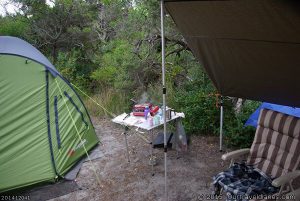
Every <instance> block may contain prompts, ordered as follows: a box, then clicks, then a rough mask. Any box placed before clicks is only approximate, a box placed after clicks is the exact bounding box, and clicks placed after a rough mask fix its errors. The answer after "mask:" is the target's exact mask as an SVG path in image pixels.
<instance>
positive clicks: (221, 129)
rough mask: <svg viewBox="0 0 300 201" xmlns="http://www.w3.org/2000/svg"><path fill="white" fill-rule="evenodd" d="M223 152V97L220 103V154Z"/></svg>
mask: <svg viewBox="0 0 300 201" xmlns="http://www.w3.org/2000/svg"><path fill="white" fill-rule="evenodd" d="M222 151H223V96H221V101H220V152H222Z"/></svg>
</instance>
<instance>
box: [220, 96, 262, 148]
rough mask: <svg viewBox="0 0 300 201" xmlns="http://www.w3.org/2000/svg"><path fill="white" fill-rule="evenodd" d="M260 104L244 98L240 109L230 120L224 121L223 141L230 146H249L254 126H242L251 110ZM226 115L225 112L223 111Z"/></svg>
mask: <svg viewBox="0 0 300 201" xmlns="http://www.w3.org/2000/svg"><path fill="white" fill-rule="evenodd" d="M259 105H260V102H257V101H250V100H246V101H245V103H244V104H243V107H242V111H241V112H240V113H239V114H237V115H235V116H234V117H232V118H233V119H232V120H231V121H226V122H224V124H226V123H227V124H228V125H225V128H226V129H225V131H224V135H225V143H226V144H227V145H228V146H230V147H239V148H246V147H250V146H251V144H252V142H253V138H254V134H255V128H253V127H250V126H248V127H244V124H245V122H246V121H247V119H248V118H249V116H250V115H251V113H252V112H254V111H255V110H256V109H257V107H258V106H259ZM225 115H226V113H225Z"/></svg>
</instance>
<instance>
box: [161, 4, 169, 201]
mask: <svg viewBox="0 0 300 201" xmlns="http://www.w3.org/2000/svg"><path fill="white" fill-rule="evenodd" d="M160 16H161V17H160V29H161V66H162V85H163V118H164V158H165V164H164V165H165V200H166V201H167V200H168V183H167V151H168V148H167V124H166V93H167V90H166V78H165V33H164V0H161V1H160Z"/></svg>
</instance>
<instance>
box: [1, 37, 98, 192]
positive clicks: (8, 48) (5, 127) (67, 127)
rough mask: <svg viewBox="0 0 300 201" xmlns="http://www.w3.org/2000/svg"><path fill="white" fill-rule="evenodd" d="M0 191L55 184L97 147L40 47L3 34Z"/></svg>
mask: <svg viewBox="0 0 300 201" xmlns="http://www.w3.org/2000/svg"><path fill="white" fill-rule="evenodd" d="M0 94H1V98H0V192H5V191H9V190H13V189H17V188H21V187H26V186H30V185H33V184H37V183H40V182H47V181H54V180H55V179H57V178H58V177H63V176H64V175H65V174H66V172H67V171H68V170H69V169H70V168H71V167H72V166H73V165H74V164H75V163H76V162H78V160H80V159H81V157H83V156H84V155H85V154H86V151H89V150H90V149H91V148H92V147H94V146H95V145H96V144H97V143H98V138H97V136H96V133H95V130H94V127H93V125H92V123H91V120H90V117H89V115H88V113H87V111H86V109H85V107H84V105H83V103H82V101H81V100H80V98H79V96H78V95H77V94H76V92H75V91H74V89H73V88H72V87H71V85H70V83H69V82H68V81H67V80H66V79H65V78H63V77H62V76H61V74H60V73H59V72H58V71H57V70H56V69H55V67H54V66H53V65H52V64H51V63H50V62H49V61H48V60H47V58H46V57H45V56H43V55H42V54H41V53H40V52H39V51H38V50H37V49H36V48H34V47H33V46H31V45H30V44H29V43H27V42H25V41H23V40H21V39H19V38H15V37H8V36H0Z"/></svg>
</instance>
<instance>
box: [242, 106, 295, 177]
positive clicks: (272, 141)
mask: <svg viewBox="0 0 300 201" xmlns="http://www.w3.org/2000/svg"><path fill="white" fill-rule="evenodd" d="M299 161H300V118H297V117H293V116H290V115H286V114H282V113H280V112H275V111H273V110H268V109H262V110H261V112H260V117H259V119H258V126H257V129H256V133H255V138H254V142H253V144H252V146H251V149H250V154H249V157H248V161H247V162H248V164H249V165H254V166H255V167H257V168H258V169H260V170H262V171H263V172H264V173H266V174H267V175H268V176H270V177H271V178H277V177H279V176H281V175H284V174H286V173H288V172H291V171H294V170H296V169H297V168H298V167H299Z"/></svg>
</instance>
